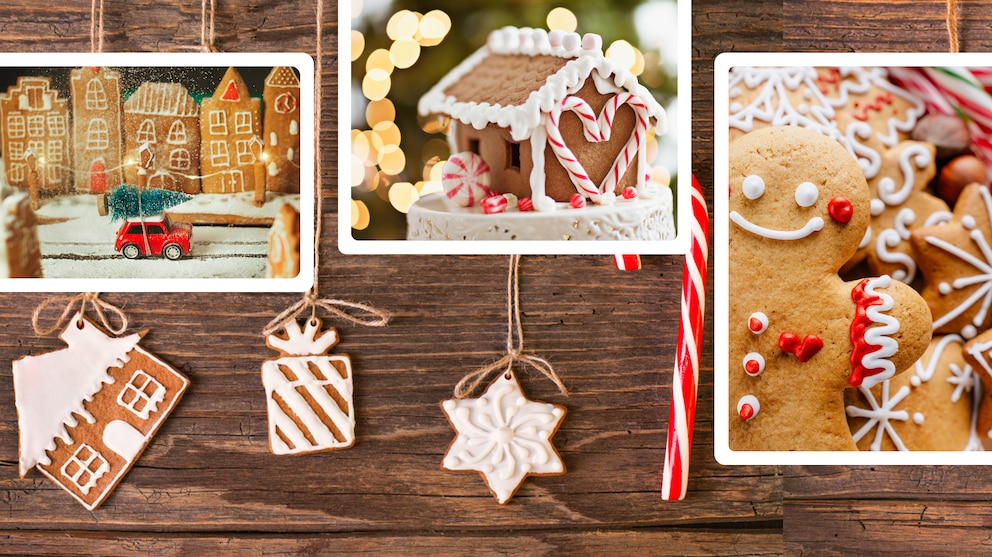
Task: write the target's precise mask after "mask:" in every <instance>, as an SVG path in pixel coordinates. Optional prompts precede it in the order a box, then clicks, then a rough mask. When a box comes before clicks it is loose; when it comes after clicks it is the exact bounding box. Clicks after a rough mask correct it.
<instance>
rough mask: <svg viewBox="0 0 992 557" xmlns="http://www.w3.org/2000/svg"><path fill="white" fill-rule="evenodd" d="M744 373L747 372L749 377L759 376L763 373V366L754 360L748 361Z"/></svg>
mask: <svg viewBox="0 0 992 557" xmlns="http://www.w3.org/2000/svg"><path fill="white" fill-rule="evenodd" d="M744 371H746V372H747V374H748V375H757V374H758V372H759V371H761V364H759V363H758V362H756V361H754V360H748V361H747V363H746V364H744Z"/></svg>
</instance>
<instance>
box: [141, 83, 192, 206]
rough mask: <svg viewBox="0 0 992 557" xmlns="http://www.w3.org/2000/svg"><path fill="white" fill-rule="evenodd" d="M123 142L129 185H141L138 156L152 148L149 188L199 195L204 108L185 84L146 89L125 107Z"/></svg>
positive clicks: (150, 85) (145, 86)
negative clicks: (142, 150)
mask: <svg viewBox="0 0 992 557" xmlns="http://www.w3.org/2000/svg"><path fill="white" fill-rule="evenodd" d="M124 138H125V140H124V150H125V157H126V159H127V161H128V164H127V165H126V166H125V169H124V176H125V179H126V180H127V182H128V183H129V184H137V183H138V172H139V168H142V167H140V165H139V161H141V160H142V159H141V157H140V156H139V150H140V149H142V146H143V145H148V147H149V148H151V150H152V154H153V158H154V161H155V162H154V165H153V166H152V167H151V168H147V169H145V171H146V172H147V175H148V182H147V185H148V187H152V188H160V189H166V190H173V191H181V192H183V193H189V194H196V193H200V176H199V170H200V107H199V105H197V104H196V101H195V100H194V99H193V97H191V96H190V94H189V91H187V90H186V87H184V86H183V85H182V84H180V83H161V82H145V83H142V84H141V85H140V86H139V87H138V89H137V90H136V91H135V92H134V93H133V94H132V95H131V96H130V97H128V99H127V100H126V101H124Z"/></svg>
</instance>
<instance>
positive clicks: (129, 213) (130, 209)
mask: <svg viewBox="0 0 992 557" xmlns="http://www.w3.org/2000/svg"><path fill="white" fill-rule="evenodd" d="M192 198H193V196H192V195H189V194H187V193H183V192H180V191H171V190H164V189H160V188H138V187H137V186H135V185H132V184H121V185H120V186H117V187H116V188H114V189H112V190H110V192H108V193H107V198H106V201H105V203H106V207H107V212H108V214H109V215H110V220H112V221H118V220H122V219H127V218H132V217H140V216H143V215H155V214H158V213H162V212H164V211H165V210H166V209H168V208H169V207H175V206H176V205H179V204H180V203H183V202H186V201H189V200H190V199H192Z"/></svg>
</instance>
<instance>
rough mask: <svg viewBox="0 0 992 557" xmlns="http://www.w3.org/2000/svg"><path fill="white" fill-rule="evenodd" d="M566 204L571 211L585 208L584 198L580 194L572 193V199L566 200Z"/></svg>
mask: <svg viewBox="0 0 992 557" xmlns="http://www.w3.org/2000/svg"><path fill="white" fill-rule="evenodd" d="M568 204H569V205H571V206H572V208H573V209H581V208H583V207H585V206H586V198H585V197H583V196H582V194H581V193H573V194H572V197H571V198H570V199H569V200H568Z"/></svg>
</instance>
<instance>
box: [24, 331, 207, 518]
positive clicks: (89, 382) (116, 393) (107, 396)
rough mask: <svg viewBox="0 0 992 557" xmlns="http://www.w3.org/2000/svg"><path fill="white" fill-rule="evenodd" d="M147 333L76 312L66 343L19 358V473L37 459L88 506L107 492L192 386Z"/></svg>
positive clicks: (34, 464) (39, 465) (93, 505)
mask: <svg viewBox="0 0 992 557" xmlns="http://www.w3.org/2000/svg"><path fill="white" fill-rule="evenodd" d="M77 324H79V325H78V326H77ZM142 335H143V333H134V334H131V335H127V336H123V337H112V336H110V335H108V334H107V333H106V332H104V331H103V330H102V329H100V328H99V327H97V326H96V325H95V324H93V323H92V322H90V321H89V320H87V319H85V318H84V317H82V316H81V315H80V314H78V313H77V314H76V316H75V317H73V319H72V321H71V322H70V325H69V326H67V327H66V329H65V330H64V331H63V333H62V334H61V335H60V338H61V339H62V340H63V341H65V343H66V344H67V345H68V346H67V347H66V348H63V349H60V350H56V351H53V352H48V353H45V354H40V355H36V356H25V357H23V358H21V359H19V360H16V361H14V364H13V376H14V392H15V403H16V406H17V419H18V425H19V429H20V441H19V445H20V446H19V449H20V462H19V468H20V474H21V477H24V476H25V475H26V474H27V473H28V471H29V470H31V469H32V468H35V467H37V468H38V469H39V470H40V471H41V473H42V474H44V475H45V476H48V477H49V478H50V479H51V480H52V481H54V482H55V483H56V484H58V485H59V486H60V487H62V488H63V489H65V490H66V491H68V492H69V493H70V494H71V495H72V496H73V497H75V498H76V500H78V501H79V502H80V503H82V504H83V506H85V507H86V508H87V509H89V510H93V509H95V508H97V507H98V506H99V505H100V504H101V503H102V502H103V501H104V499H106V497H107V496H108V495H109V494H110V493H111V491H112V490H113V488H114V487H115V486H116V485H117V483H118V482H119V481H120V479H121V478H122V477H123V476H124V474H126V473H127V471H128V470H129V469H130V468H131V466H132V465H133V464H134V462H135V461H136V460H137V459H138V456H139V455H140V454H141V452H142V451H143V450H144V449H145V446H146V445H147V444H148V442H149V440H150V439H151V437H152V436H153V435H154V434H155V432H156V431H157V430H158V429H159V427H160V426H161V425H162V423H163V422H164V421H165V419H166V417H167V416H168V415H169V414H170V413H171V412H172V410H173V409H174V408H175V406H176V404H177V403H178V402H179V399H180V397H181V396H182V395H183V393H184V392H185V390H186V388H187V387H188V386H189V380H188V379H187V378H186V377H185V376H183V375H182V374H180V373H179V372H177V371H176V370H174V369H173V368H171V367H170V366H168V365H167V364H165V363H164V362H162V361H161V360H159V359H158V358H157V357H155V356H154V355H153V354H151V353H149V352H147V351H145V350H144V349H143V348H142V347H141V346H139V345H138V342H139V341H140V340H141V337H142Z"/></svg>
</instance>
